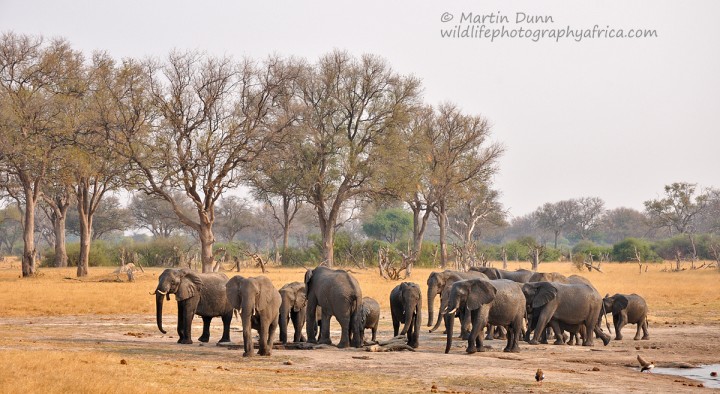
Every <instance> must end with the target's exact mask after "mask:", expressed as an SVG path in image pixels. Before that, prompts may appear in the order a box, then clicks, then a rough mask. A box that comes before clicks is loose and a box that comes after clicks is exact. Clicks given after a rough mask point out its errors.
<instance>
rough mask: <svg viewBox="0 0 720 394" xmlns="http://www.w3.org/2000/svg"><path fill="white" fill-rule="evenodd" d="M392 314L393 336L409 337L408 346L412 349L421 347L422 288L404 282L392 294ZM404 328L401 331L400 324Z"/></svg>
mask: <svg viewBox="0 0 720 394" xmlns="http://www.w3.org/2000/svg"><path fill="white" fill-rule="evenodd" d="M390 314H391V315H392V322H393V336H398V335H407V340H408V342H407V344H408V346H410V347H412V348H417V347H418V346H419V345H420V325H421V324H422V296H421V292H420V286H418V285H417V284H415V283H412V282H403V283H400V284H399V285H397V286H395V288H393V289H392V291H391V292H390ZM401 322H402V324H403V327H402V330H400V323H401Z"/></svg>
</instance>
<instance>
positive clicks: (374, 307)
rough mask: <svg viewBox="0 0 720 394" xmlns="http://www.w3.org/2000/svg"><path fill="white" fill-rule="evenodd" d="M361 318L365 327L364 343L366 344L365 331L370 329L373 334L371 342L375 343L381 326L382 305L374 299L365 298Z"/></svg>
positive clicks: (361, 308)
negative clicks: (379, 325)
mask: <svg viewBox="0 0 720 394" xmlns="http://www.w3.org/2000/svg"><path fill="white" fill-rule="evenodd" d="M360 316H361V319H362V321H361V324H362V327H363V342H365V337H364V336H365V330H366V329H368V328H369V329H370V330H371V332H372V339H371V341H373V342H375V340H376V339H377V330H378V324H380V304H379V303H378V302H377V301H376V300H375V299H374V298H370V297H363V302H362V306H361V307H360Z"/></svg>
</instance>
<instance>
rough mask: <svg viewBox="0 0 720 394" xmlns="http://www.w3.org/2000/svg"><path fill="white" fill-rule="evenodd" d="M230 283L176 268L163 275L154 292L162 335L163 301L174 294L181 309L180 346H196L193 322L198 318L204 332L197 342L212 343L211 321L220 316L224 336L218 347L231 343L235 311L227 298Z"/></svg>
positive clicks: (212, 275)
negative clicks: (226, 289)
mask: <svg viewBox="0 0 720 394" xmlns="http://www.w3.org/2000/svg"><path fill="white" fill-rule="evenodd" d="M227 281H228V277H227V276H225V274H221V273H207V274H200V273H196V272H194V271H191V270H189V269H173V268H168V269H166V270H165V271H163V272H162V274H160V277H159V278H158V285H157V288H156V289H155V309H156V314H157V326H158V329H159V330H160V332H162V333H163V334H166V333H167V331H165V330H164V329H163V326H162V310H163V301H164V299H167V300H168V301H169V300H170V294H175V300H176V301H177V306H178V321H177V333H178V336H179V339H178V341H177V342H178V343H181V344H192V343H193V341H192V320H193V317H194V316H195V315H196V314H197V315H199V316H201V317H202V319H203V331H202V335H200V338H198V341H200V342H208V341H209V340H210V321H211V320H212V318H213V317H217V316H220V318H221V319H222V322H223V334H222V338H220V341H219V342H218V343H230V321H231V320H232V316H233V307H232V305H230V303H229V302H228V300H227V297H226V296H225V284H226V283H227Z"/></svg>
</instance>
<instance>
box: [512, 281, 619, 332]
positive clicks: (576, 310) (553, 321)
mask: <svg viewBox="0 0 720 394" xmlns="http://www.w3.org/2000/svg"><path fill="white" fill-rule="evenodd" d="M522 291H523V293H524V294H525V299H526V302H527V307H528V311H529V312H530V313H531V314H532V321H531V322H530V324H529V327H532V328H534V333H533V338H532V339H531V340H530V341H528V343H530V344H531V345H536V344H538V338H539V337H540V333H541V332H542V331H544V329H545V327H546V326H547V325H548V324H550V326H551V327H552V328H553V331H554V332H555V339H556V341H555V344H557V345H559V344H564V341H563V337H562V330H561V328H560V323H562V324H564V325H565V326H569V327H572V326H575V325H580V324H582V325H584V326H585V332H586V333H587V335H585V337H584V338H583V346H592V345H593V336H592V335H591V334H590V333H592V332H594V333H595V334H596V335H597V336H598V337H600V338H602V340H603V344H605V345H607V344H608V342H610V337H609V336H607V335H606V334H605V333H603V332H601V331H600V329H599V327H598V325H597V322H598V317H599V316H600V313H601V310H602V307H603V305H602V298H601V296H600V294H599V293H598V292H597V290H595V289H594V288H593V287H592V286H589V285H586V284H564V283H554V282H532V283H526V284H524V285H523V286H522Z"/></svg>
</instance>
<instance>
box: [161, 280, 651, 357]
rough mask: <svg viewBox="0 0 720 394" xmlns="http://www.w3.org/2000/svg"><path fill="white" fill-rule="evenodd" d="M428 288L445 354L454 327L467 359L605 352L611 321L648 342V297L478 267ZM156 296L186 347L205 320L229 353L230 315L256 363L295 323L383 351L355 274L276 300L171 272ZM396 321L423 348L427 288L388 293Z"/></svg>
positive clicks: (313, 334)
mask: <svg viewBox="0 0 720 394" xmlns="http://www.w3.org/2000/svg"><path fill="white" fill-rule="evenodd" d="M427 285H428V290H427V302H428V321H427V325H428V327H430V326H433V321H434V320H433V318H435V314H434V311H433V305H434V301H435V296H437V295H439V296H440V308H439V310H438V311H437V317H436V320H435V324H434V326H433V327H432V329H431V330H430V332H434V331H435V330H437V329H438V327H439V326H440V324H441V322H444V323H445V335H446V336H447V344H446V347H445V353H448V352H449V351H450V348H451V346H452V339H453V326H454V322H455V319H456V318H458V319H459V320H460V322H461V323H460V335H461V338H462V339H466V340H467V341H468V346H467V349H466V351H467V352H468V353H474V352H477V351H483V349H484V348H483V339H484V338H486V339H492V338H496V337H499V338H505V339H506V340H507V344H506V346H505V348H504V351H506V352H518V351H519V350H520V346H519V342H520V341H521V340H524V341H526V342H527V343H529V344H531V345H535V344H538V343H541V342H542V343H547V338H548V337H550V335H554V337H555V344H565V343H568V344H572V343H573V341H574V343H575V344H578V343H579V342H580V341H582V344H583V345H584V346H592V345H593V338H594V337H598V338H600V339H602V341H603V343H604V344H605V345H607V344H608V342H609V341H610V337H609V335H608V334H606V333H605V332H603V330H602V328H601V321H602V318H603V317H604V316H605V315H606V314H607V313H612V317H613V324H614V326H615V339H616V340H622V334H621V331H622V328H623V326H625V325H626V324H636V325H637V332H636V334H635V338H634V339H635V340H638V339H641V338H642V339H649V334H648V322H647V311H648V308H647V303H646V302H645V300H644V299H643V298H642V297H641V296H639V295H637V294H629V295H626V294H615V295H613V296H609V295H606V296H605V297H604V298H603V297H601V296H600V293H598V291H597V290H596V289H595V287H594V286H593V285H592V284H591V283H590V281H588V280H587V279H586V278H584V277H582V276H579V275H571V276H570V277H565V276H564V275H561V274H558V273H540V272H533V271H528V270H517V271H506V270H501V269H497V268H489V267H473V268H471V269H470V271H468V272H459V271H451V270H446V271H442V272H433V273H431V274H430V276H429V277H428V280H427ZM154 294H155V299H156V312H157V326H158V329H159V330H160V331H161V332H162V333H163V334H164V333H166V331H165V330H164V329H163V325H162V310H163V301H164V300H170V294H174V295H175V298H176V301H177V306H178V321H177V333H178V336H179V339H178V343H181V344H191V343H193V341H192V339H191V328H192V319H193V316H194V315H198V316H200V317H202V319H203V332H202V335H201V336H200V338H199V339H198V340H199V341H201V342H208V341H209V339H210V322H211V320H212V318H214V317H220V318H221V319H222V322H223V334H222V338H221V339H220V341H219V343H220V344H223V343H230V322H231V320H232V317H233V311H234V310H237V311H239V315H240V318H241V320H242V327H243V329H242V332H243V347H244V353H243V356H245V357H248V356H252V355H253V353H254V349H253V341H252V336H251V329H252V330H256V331H257V332H258V336H259V341H258V344H259V345H258V347H259V349H258V354H259V355H265V356H269V355H270V354H271V352H272V345H273V340H274V337H275V331H276V330H278V328H279V331H280V341H281V342H282V343H287V342H288V325H289V323H290V322H292V324H293V327H294V335H293V338H292V341H293V342H306V341H307V342H310V343H318V344H332V341H331V338H330V319H331V318H332V317H335V319H336V320H337V321H338V323H339V324H340V327H341V336H340V342H339V343H338V345H337V346H338V347H339V348H344V347H348V346H353V347H362V346H363V345H364V344H365V336H364V334H365V330H366V329H372V339H371V341H373V342H374V341H376V333H377V328H378V323H379V320H380V305H379V303H378V302H377V301H376V300H374V299H372V298H369V297H363V296H362V290H361V289H360V285H359V283H358V281H357V280H356V279H355V278H354V277H353V276H352V274H350V273H349V272H347V271H344V270H334V269H330V268H327V267H317V268H315V269H311V270H308V271H307V272H306V273H305V280H304V282H292V283H288V284H286V285H284V286H283V287H282V288H280V289H279V290H277V289H276V288H275V287H274V286H273V284H272V282H271V281H270V279H268V278H267V277H265V276H257V277H251V278H245V277H242V276H235V277H233V278H232V279H228V277H227V276H226V275H225V274H222V273H207V274H201V273H196V272H194V271H191V270H188V269H166V270H165V271H163V273H162V274H161V275H160V277H159V279H158V286H157V288H156V289H155V292H154ZM390 311H391V315H392V322H393V332H394V336H396V337H397V336H398V335H400V336H403V337H404V336H407V344H408V346H411V347H413V348H417V347H418V346H419V334H420V329H421V324H422V323H421V321H422V296H421V290H420V287H419V286H418V285H417V284H415V283H412V282H403V283H401V284H399V285H397V286H396V287H395V288H394V289H393V290H392V291H391V292H390ZM401 324H402V329H401V328H400V326H401ZM278 326H279V327H278ZM303 327H304V328H305V334H306V335H303ZM486 327H487V336H484V335H483V334H484V331H485V328H486ZM608 330H609V325H608ZM565 332H568V333H569V335H566V334H565ZM593 334H594V335H593ZM641 334H642V336H641Z"/></svg>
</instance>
